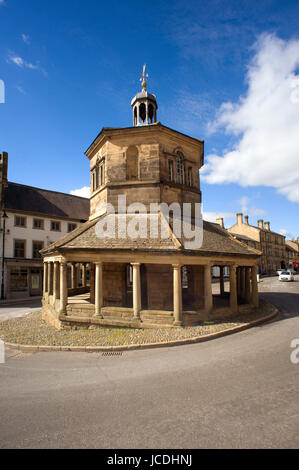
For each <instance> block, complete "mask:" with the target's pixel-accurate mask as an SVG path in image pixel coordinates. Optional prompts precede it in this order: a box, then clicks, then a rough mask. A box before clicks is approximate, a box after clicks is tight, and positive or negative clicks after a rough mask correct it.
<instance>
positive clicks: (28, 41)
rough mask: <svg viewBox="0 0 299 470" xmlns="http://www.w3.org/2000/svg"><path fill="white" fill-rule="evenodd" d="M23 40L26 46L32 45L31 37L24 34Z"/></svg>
mask: <svg viewBox="0 0 299 470" xmlns="http://www.w3.org/2000/svg"><path fill="white" fill-rule="evenodd" d="M21 38H22V39H23V41H24V43H25V44H30V37H29V36H28V34H24V33H23V34H22V35H21Z"/></svg>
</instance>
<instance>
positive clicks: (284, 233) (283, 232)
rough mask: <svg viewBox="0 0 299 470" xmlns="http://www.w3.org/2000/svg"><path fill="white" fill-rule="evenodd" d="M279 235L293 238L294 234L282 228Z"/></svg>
mask: <svg viewBox="0 0 299 470" xmlns="http://www.w3.org/2000/svg"><path fill="white" fill-rule="evenodd" d="M279 233H280V234H281V235H284V236H285V237H286V238H288V239H289V238H293V234H292V233H291V232H289V231H288V230H286V229H285V228H282V229H281V230H279Z"/></svg>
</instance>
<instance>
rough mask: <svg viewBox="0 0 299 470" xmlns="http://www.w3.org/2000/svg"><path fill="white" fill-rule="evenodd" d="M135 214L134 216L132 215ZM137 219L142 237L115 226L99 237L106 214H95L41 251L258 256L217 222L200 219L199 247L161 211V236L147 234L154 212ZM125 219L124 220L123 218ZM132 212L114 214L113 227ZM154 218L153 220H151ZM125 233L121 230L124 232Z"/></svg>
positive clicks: (128, 218) (128, 221) (129, 221)
mask: <svg viewBox="0 0 299 470" xmlns="http://www.w3.org/2000/svg"><path fill="white" fill-rule="evenodd" d="M109 217H113V216H112V215H111V216H109V215H108V216H106V219H105V220H106V222H108V224H107V225H106V228H107V226H108V225H110V222H109V220H111V219H109ZM135 217H136V216H135ZM140 217H141V218H140V219H139V220H140V221H143V220H144V219H143V218H146V219H147V222H148V223H147V231H146V232H145V233H144V234H142V237H143V238H135V239H133V238H131V237H128V236H125V235H124V236H123V237H122V236H121V235H118V230H117V229H116V231H115V234H116V237H115V238H114V237H113V238H109V237H103V236H100V235H101V234H100V231H101V227H102V226H103V220H104V218H105V216H101V217H98V218H96V219H94V220H93V221H89V222H86V223H85V224H83V225H81V226H80V227H78V228H77V229H76V230H74V231H73V232H71V233H70V234H67V235H65V236H64V237H63V238H61V239H60V240H58V241H57V242H55V243H53V244H52V245H50V246H49V247H47V248H45V249H44V250H42V254H43V255H45V254H49V253H52V252H55V251H61V252H63V251H69V250H78V251H79V250H83V251H92V250H129V251H136V250H138V251H153V252H157V251H158V252H159V251H160V252H164V251H167V252H174V253H177V252H186V253H189V254H190V253H194V254H224V255H239V256H242V255H244V256H251V257H252V256H253V257H255V258H256V257H258V256H259V255H260V252H259V251H258V250H255V249H253V248H250V247H248V246H247V245H245V244H244V243H242V242H239V241H238V240H236V239H234V238H233V237H232V236H231V235H230V234H229V233H228V232H226V230H223V229H221V227H216V226H215V225H217V224H212V223H209V222H206V221H203V240H202V245H201V247H200V248H199V249H196V250H194V249H190V248H186V247H185V246H186V241H188V238H187V239H186V238H185V237H184V236H183V235H181V236H180V237H176V236H175V235H174V233H173V228H174V227H173V225H174V223H173V220H172V219H170V220H169V223H168V221H167V220H166V218H164V216H163V215H162V214H159V216H158V217H159V220H160V221H161V227H163V229H164V234H166V238H164V237H163V236H162V234H161V230H159V231H158V236H157V237H153V236H151V233H150V228H149V227H150V221H151V218H152V219H153V217H156V216H155V215H154V214H142V215H141V216H140ZM125 218H126V220H125ZM133 220H135V221H136V219H135V218H134V219H133V215H130V214H128V215H127V216H126V215H125V214H116V215H115V226H116V227H118V226H119V224H120V225H122V223H123V226H125V227H126V231H127V230H128V229H129V227H130V226H131V228H132V224H133ZM152 221H153V220H152ZM194 228H195V225H194V221H193V222H192V223H191V226H189V229H191V230H194ZM123 233H125V232H121V234H123Z"/></svg>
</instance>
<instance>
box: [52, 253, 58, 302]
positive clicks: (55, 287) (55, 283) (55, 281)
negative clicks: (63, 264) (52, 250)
mask: <svg viewBox="0 0 299 470" xmlns="http://www.w3.org/2000/svg"><path fill="white" fill-rule="evenodd" d="M58 277H59V263H58V261H55V262H54V272H53V304H55V301H56V299H58V297H59V285H58Z"/></svg>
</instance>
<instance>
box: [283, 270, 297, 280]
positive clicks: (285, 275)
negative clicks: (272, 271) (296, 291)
mask: <svg viewBox="0 0 299 470" xmlns="http://www.w3.org/2000/svg"><path fill="white" fill-rule="evenodd" d="M279 280H280V281H293V280H294V276H293V274H292V273H291V272H290V271H283V272H282V273H281V274H279Z"/></svg>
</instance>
